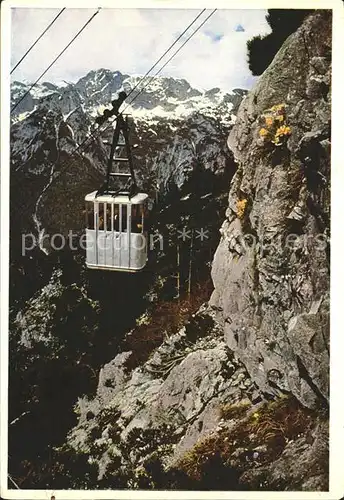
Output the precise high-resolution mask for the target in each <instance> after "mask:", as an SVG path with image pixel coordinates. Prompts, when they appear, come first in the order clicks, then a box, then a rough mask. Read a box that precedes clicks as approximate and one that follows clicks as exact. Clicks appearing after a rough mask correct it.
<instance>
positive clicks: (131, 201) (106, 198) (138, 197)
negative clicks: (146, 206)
mask: <svg viewBox="0 0 344 500" xmlns="http://www.w3.org/2000/svg"><path fill="white" fill-rule="evenodd" d="M96 195H97V191H93V192H92V193H89V194H87V195H86V196H85V201H92V202H94V201H98V202H101V203H111V204H117V203H122V204H126V205H138V204H140V203H143V202H144V201H145V200H147V198H148V194H145V193H137V194H135V195H134V196H132V197H131V198H129V196H128V195H123V194H119V195H117V196H112V195H110V194H102V195H99V196H96Z"/></svg>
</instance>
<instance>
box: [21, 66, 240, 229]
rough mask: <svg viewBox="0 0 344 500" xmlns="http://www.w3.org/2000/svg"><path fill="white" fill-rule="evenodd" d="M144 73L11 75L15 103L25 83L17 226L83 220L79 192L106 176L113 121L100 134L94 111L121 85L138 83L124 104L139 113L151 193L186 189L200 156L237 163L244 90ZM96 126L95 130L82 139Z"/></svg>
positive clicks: (145, 182) (139, 155)
mask: <svg viewBox="0 0 344 500" xmlns="http://www.w3.org/2000/svg"><path fill="white" fill-rule="evenodd" d="M140 78H141V77H139V76H129V75H126V74H122V73H120V72H119V71H115V72H113V71H110V70H106V69H100V70H97V71H91V72H89V73H88V74H87V75H86V76H84V77H82V78H80V79H79V80H78V81H77V82H76V83H75V84H72V83H68V82H65V83H63V84H62V85H55V84H51V83H49V82H43V83H41V84H37V85H36V86H34V87H33V88H32V89H31V90H29V89H30V87H31V85H30V83H29V82H24V83H21V82H13V84H12V87H11V100H12V102H11V106H12V107H13V106H15V104H16V103H17V102H18V101H19V100H20V99H21V98H22V97H23V96H24V95H25V93H26V92H28V90H29V92H28V94H27V95H26V96H25V98H24V99H23V100H22V101H21V102H20V104H19V105H18V106H17V107H16V109H15V110H14V112H13V114H12V128H11V172H12V177H11V190H12V197H11V203H12V207H11V208H12V218H13V221H14V222H15V224H16V225H17V226H19V227H20V228H21V229H22V230H25V231H28V230H30V231H32V232H33V233H34V234H36V235H37V234H41V235H42V234H44V232H45V233H46V232H51V231H54V232H62V233H65V232H66V231H68V230H70V229H72V230H76V229H78V228H82V227H83V217H82V210H83V198H84V196H85V194H86V193H87V192H89V191H93V190H94V189H97V188H98V187H99V186H100V185H101V184H102V182H103V179H104V173H105V169H106V161H107V155H108V149H107V146H105V145H104V143H103V140H104V139H106V140H111V137H112V131H113V129H112V127H109V128H108V129H107V130H106V131H105V132H104V133H103V134H102V135H101V136H100V134H99V132H97V125H96V124H95V117H96V116H98V115H100V114H101V113H102V112H103V110H104V109H105V108H106V107H109V106H110V105H111V100H113V99H114V98H116V97H117V95H118V92H120V91H121V90H125V91H126V92H127V93H128V94H129V93H130V92H131V91H132V93H131V95H130V96H128V98H127V100H126V102H125V103H124V104H123V106H122V108H121V109H122V110H123V109H125V111H126V112H127V113H130V114H131V115H132V117H133V123H132V127H131V135H132V140H133V142H136V143H137V144H138V147H137V148H136V149H135V166H136V170H137V177H138V181H139V184H140V187H141V188H142V189H145V190H146V191H147V192H148V193H149V194H150V195H151V197H152V198H156V194H157V192H160V193H165V192H166V191H167V189H169V188H170V187H171V185H174V186H176V187H177V188H178V189H180V188H181V187H182V186H183V185H184V184H185V182H186V181H187V180H188V179H189V178H190V176H191V175H192V172H193V171H194V170H195V168H196V166H198V167H199V166H200V165H201V166H202V168H203V169H204V170H209V171H210V172H212V173H213V174H214V175H216V176H221V175H223V174H224V173H225V174H226V175H228V174H229V173H233V162H232V158H231V155H230V152H229V151H228V149H227V146H226V137H227V135H228V132H229V130H230V128H231V126H232V125H233V123H234V121H235V113H236V111H237V109H238V106H239V104H240V102H241V100H242V98H243V96H244V95H245V93H246V91H244V90H241V89H235V90H233V91H232V93H225V92H223V91H221V90H220V89H219V88H214V89H211V90H208V91H204V92H201V91H199V90H197V89H194V88H192V87H191V86H190V85H189V83H188V82H187V81H186V80H184V79H174V78H167V77H154V78H151V79H150V80H149V81H148V85H147V86H146V87H144V88H143V89H142V85H138V83H139V82H140ZM145 85H146V84H145ZM140 90H142V92H140ZM139 92H140V93H139ZM131 101H133V102H131ZM94 131H95V137H96V139H94V138H92V139H90V140H88V141H86V143H84V141H85V139H86V138H87V137H88V136H89V135H90V134H91V132H94ZM80 145H82V147H80V148H79V149H77V148H78V146H80ZM18 194H19V195H18Z"/></svg>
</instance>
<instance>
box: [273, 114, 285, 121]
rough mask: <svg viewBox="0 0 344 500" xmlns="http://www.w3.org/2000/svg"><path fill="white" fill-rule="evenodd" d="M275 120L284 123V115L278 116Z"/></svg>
mask: <svg viewBox="0 0 344 500" xmlns="http://www.w3.org/2000/svg"><path fill="white" fill-rule="evenodd" d="M275 119H276V120H278V121H279V122H283V120H284V116H283V115H278V116H276V118H275Z"/></svg>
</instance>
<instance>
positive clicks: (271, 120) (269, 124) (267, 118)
mask: <svg viewBox="0 0 344 500" xmlns="http://www.w3.org/2000/svg"><path fill="white" fill-rule="evenodd" d="M273 122H274V119H273V118H272V117H271V116H266V117H265V123H266V125H267V126H268V127H271V125H272V124H273Z"/></svg>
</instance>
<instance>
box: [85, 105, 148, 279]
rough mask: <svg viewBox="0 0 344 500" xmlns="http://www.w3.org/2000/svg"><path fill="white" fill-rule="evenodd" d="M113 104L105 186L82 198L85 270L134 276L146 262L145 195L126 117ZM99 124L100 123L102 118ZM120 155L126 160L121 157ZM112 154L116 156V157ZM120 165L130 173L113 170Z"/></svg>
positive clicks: (146, 201)
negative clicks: (113, 123)
mask: <svg viewBox="0 0 344 500" xmlns="http://www.w3.org/2000/svg"><path fill="white" fill-rule="evenodd" d="M121 97H122V96H120V98H121ZM122 99H123V97H122ZM116 104H117V107H115V104H114V103H113V107H114V109H115V113H114V114H116V115H117V118H116V120H117V123H116V128H115V130H114V134H113V140H112V144H111V151H110V156H109V161H108V168H107V176H106V182H105V184H104V186H103V187H102V188H100V189H99V190H98V191H93V192H92V193H89V194H87V195H86V196H85V203H86V266H87V267H88V268H90V269H103V270H111V271H126V272H136V271H139V270H141V269H143V268H144V267H145V265H146V262H147V231H146V219H147V203H148V195H147V194H145V193H140V192H139V191H138V189H137V186H136V180H135V175H134V169H133V161H132V155H131V149H130V144H129V132H128V130H129V127H128V115H126V116H125V118H124V116H123V115H122V114H118V107H119V106H118V103H116ZM110 113H111V112H110ZM108 115H109V110H108V113H107V116H108ZM104 116H105V113H104ZM98 123H103V120H102V118H101V119H100V120H98ZM123 151H124V152H125V153H126V156H123ZM115 153H116V154H117V153H118V155H117V156H115ZM123 164H126V165H127V166H128V167H129V171H127V172H124V171H122V170H120V169H119V168H118V167H117V168H116V165H117V166H118V165H123ZM123 180H124V181H126V182H125V184H124V186H123V187H119V188H118V184H120V183H121V182H122V184H123ZM116 186H117V187H116Z"/></svg>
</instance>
